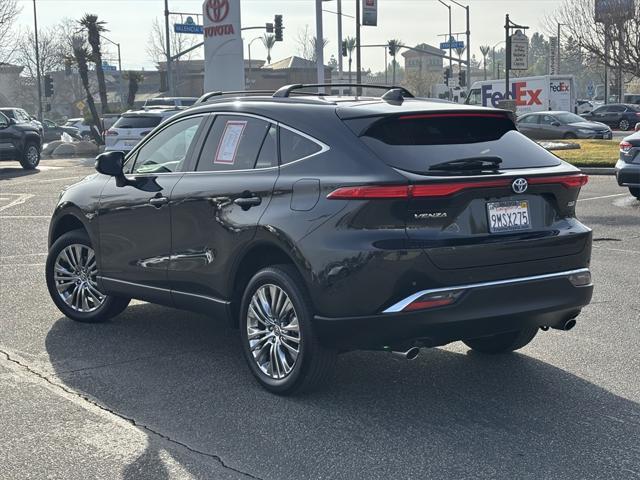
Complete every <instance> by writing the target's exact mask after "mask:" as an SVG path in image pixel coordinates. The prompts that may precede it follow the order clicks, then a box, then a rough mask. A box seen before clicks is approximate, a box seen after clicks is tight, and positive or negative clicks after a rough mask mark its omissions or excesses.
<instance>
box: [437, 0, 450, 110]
mask: <svg viewBox="0 0 640 480" xmlns="http://www.w3.org/2000/svg"><path fill="white" fill-rule="evenodd" d="M438 1H439V2H440V3H441V4H442V5H444V6H445V7H447V8H448V9H449V38H448V39H447V42H448V43H449V74H450V75H451V77H449V78H453V45H452V44H451V41H452V40H453V34H452V33H451V32H452V30H451V5H448V4H446V3H444V2H443V1H442V0H438ZM450 85H451V81H450V80H449V82H448V84H447V86H448V87H449V100H451V98H452V95H451V86H450Z"/></svg>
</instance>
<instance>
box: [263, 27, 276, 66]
mask: <svg viewBox="0 0 640 480" xmlns="http://www.w3.org/2000/svg"><path fill="white" fill-rule="evenodd" d="M260 40H261V41H262V45H264V48H266V49H267V63H268V64H270V63H271V49H272V48H273V47H275V45H276V36H275V35H273V34H271V35H269V34H267V33H265V34H264V35H263V36H262V38H261V39H260Z"/></svg>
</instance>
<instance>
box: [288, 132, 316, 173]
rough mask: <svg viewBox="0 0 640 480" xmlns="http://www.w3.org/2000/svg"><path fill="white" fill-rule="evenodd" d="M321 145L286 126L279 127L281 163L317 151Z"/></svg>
mask: <svg viewBox="0 0 640 480" xmlns="http://www.w3.org/2000/svg"><path fill="white" fill-rule="evenodd" d="M320 150H322V147H321V146H320V145H318V144H317V143H316V142H314V141H313V140H309V139H308V138H306V137H303V136H302V135H299V134H297V133H295V132H292V131H291V130H289V129H287V128H281V129H280V158H281V160H282V164H283V165H284V164H286V163H290V162H294V161H296V160H300V159H301V158H305V157H308V156H310V155H313V154H314V153H318V152H319V151H320Z"/></svg>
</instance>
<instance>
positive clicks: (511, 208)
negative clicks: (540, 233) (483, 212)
mask: <svg viewBox="0 0 640 480" xmlns="http://www.w3.org/2000/svg"><path fill="white" fill-rule="evenodd" d="M487 214H488V217H489V231H490V232H491V233H502V232H517V231H520V230H528V229H530V228H531V217H530V216H529V202H528V201H526V200H517V201H516V200H514V201H505V202H490V203H487Z"/></svg>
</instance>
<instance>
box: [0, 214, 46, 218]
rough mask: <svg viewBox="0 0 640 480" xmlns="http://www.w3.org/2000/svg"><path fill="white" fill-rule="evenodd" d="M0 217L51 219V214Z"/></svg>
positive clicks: (1, 216) (4, 216) (6, 216)
mask: <svg viewBox="0 0 640 480" xmlns="http://www.w3.org/2000/svg"><path fill="white" fill-rule="evenodd" d="M0 218H47V219H50V218H51V215H0Z"/></svg>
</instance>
